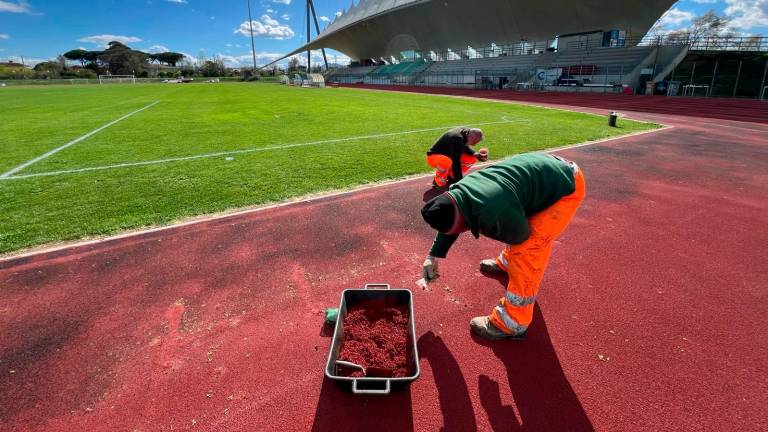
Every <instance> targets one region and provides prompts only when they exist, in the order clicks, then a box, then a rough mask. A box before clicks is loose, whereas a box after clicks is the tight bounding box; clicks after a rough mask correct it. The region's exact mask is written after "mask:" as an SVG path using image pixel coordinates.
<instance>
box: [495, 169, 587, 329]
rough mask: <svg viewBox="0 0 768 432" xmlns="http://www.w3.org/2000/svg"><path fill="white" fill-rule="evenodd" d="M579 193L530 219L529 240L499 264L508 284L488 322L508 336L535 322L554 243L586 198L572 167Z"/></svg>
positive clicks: (504, 254)
mask: <svg viewBox="0 0 768 432" xmlns="http://www.w3.org/2000/svg"><path fill="white" fill-rule="evenodd" d="M572 167H573V168H574V180H575V183H576V190H575V191H574V192H573V193H572V194H570V195H566V196H564V197H562V198H560V199H559V200H558V201H557V202H556V203H554V204H553V205H551V206H550V207H548V208H546V209H544V210H543V211H541V212H539V213H536V214H535V215H533V216H531V217H530V218H528V225H529V226H530V231H531V234H530V237H529V238H528V240H526V241H525V242H523V243H521V244H519V245H509V246H507V247H506V248H505V249H504V250H503V251H502V252H501V254H500V255H499V257H498V258H497V259H496V264H497V265H498V266H499V267H500V268H502V269H504V270H506V271H507V274H508V275H509V284H508V285H507V293H506V295H505V296H504V297H503V298H502V299H501V300H500V301H499V305H498V306H496V307H495V308H494V309H493V311H491V314H490V315H489V318H490V320H491V322H492V323H493V325H494V326H496V327H498V328H499V329H500V330H502V331H503V332H505V333H508V334H517V333H520V332H523V331H525V330H526V329H527V328H528V326H529V325H530V323H531V320H532V319H533V307H534V303H536V296H537V294H538V292H539V286H540V284H541V279H542V278H543V276H544V270H545V269H546V268H547V264H548V263H549V256H550V253H551V251H552V243H553V242H554V240H555V239H557V237H559V236H560V234H561V233H562V232H563V231H564V230H565V228H566V227H567V226H568V224H569V223H570V221H571V219H572V218H573V216H574V215H575V214H576V210H577V209H578V208H579V205H580V204H581V202H582V201H583V200H584V197H585V196H586V186H585V182H584V173H583V172H582V171H581V170H579V169H578V167H577V166H576V164H573V165H572Z"/></svg>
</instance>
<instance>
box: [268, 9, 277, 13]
mask: <svg viewBox="0 0 768 432" xmlns="http://www.w3.org/2000/svg"><path fill="white" fill-rule="evenodd" d="M266 12H267V13H270V14H273V13H275V12H276V11H275V10H274V9H272V8H269V9H267V11H266Z"/></svg>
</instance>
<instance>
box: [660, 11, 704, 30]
mask: <svg viewBox="0 0 768 432" xmlns="http://www.w3.org/2000/svg"><path fill="white" fill-rule="evenodd" d="M695 16H696V15H695V14H694V13H693V12H688V11H682V10H680V9H678V8H672V9H670V10H668V11H667V13H665V14H664V15H663V16H662V17H661V19H660V20H659V22H658V25H660V26H670V25H680V24H682V23H684V22H686V21H690V20H691V19H693V18H694V17H695Z"/></svg>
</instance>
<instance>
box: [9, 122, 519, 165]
mask: <svg viewBox="0 0 768 432" xmlns="http://www.w3.org/2000/svg"><path fill="white" fill-rule="evenodd" d="M527 122H530V120H525V119H523V120H510V119H508V118H507V117H506V116H504V117H502V120H501V121H495V122H485V123H473V124H472V126H487V125H495V124H504V123H527ZM460 126H465V125H458V126H440V127H434V128H428V129H416V130H410V131H404V132H392V133H383V134H375V135H365V136H356V137H348V138H335V139H329V140H322V141H312V142H306V143H299V144H285V145H279V146H272V147H259V148H249V149H243V150H231V151H223V152H216V153H206V154H200V155H192V156H180V157H174V158H167V159H155V160H148V161H141V162H128V163H121V164H114V165H103V166H95V167H86V168H77V169H70V170H61V171H47V172H40V173H33V174H21V175H15V176H0V180H20V179H26V178H34V177H46V176H55V175H62V174H75V173H82V172H88V171H102V170H108V169H115V168H127V167H136V166H144V165H158V164H164V163H169V162H179V161H188V160H195V159H204V158H212V157H217V156H228V155H235V154H242V153H255V152H263V151H271V150H282V149H287V148H293V147H305V146H312V145H319V144H332V143H339V142H345V141H357V140H363V139H372V138H385V137H392V136H400V135H410V134H416V133H421V132H430V131H436V130H446V129H451V128H454V127H460Z"/></svg>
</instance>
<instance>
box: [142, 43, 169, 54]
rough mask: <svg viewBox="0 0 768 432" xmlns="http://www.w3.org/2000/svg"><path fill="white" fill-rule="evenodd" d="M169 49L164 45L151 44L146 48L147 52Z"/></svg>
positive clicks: (166, 50) (153, 52)
mask: <svg viewBox="0 0 768 432" xmlns="http://www.w3.org/2000/svg"><path fill="white" fill-rule="evenodd" d="M168 51H170V50H169V49H168V47H166V46H165V45H152V46H151V47H149V48H147V52H148V53H151V54H157V53H164V52H168Z"/></svg>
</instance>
